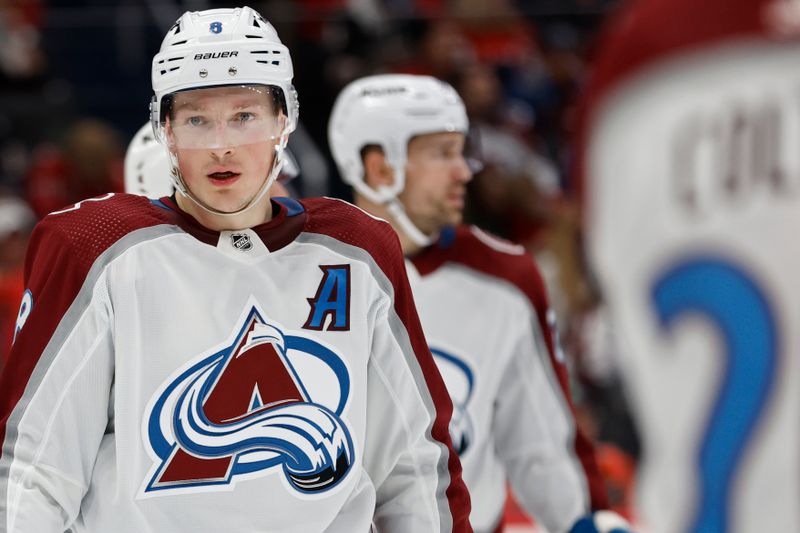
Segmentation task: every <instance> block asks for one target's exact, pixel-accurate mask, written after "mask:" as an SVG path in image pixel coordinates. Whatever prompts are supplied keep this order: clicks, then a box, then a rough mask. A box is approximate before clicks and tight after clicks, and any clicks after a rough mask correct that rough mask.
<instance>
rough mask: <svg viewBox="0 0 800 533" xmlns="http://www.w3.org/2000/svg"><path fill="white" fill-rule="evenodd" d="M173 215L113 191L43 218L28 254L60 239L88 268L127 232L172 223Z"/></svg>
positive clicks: (81, 264) (148, 203)
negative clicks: (110, 193) (111, 193)
mask: <svg viewBox="0 0 800 533" xmlns="http://www.w3.org/2000/svg"><path fill="white" fill-rule="evenodd" d="M173 218H174V215H172V213H171V212H170V211H168V210H166V209H163V208H159V207H157V206H156V205H154V204H153V203H152V202H151V201H150V200H149V199H148V198H145V197H143V196H136V195H133V194H113V195H107V196H100V197H97V198H89V199H87V200H83V201H81V202H78V203H77V204H75V205H73V206H70V207H67V208H64V209H61V210H59V211H54V212H52V213H50V214H49V215H47V216H46V217H45V218H44V219H42V220H41V221H40V222H39V224H37V226H36V229H35V230H34V236H33V237H34V238H32V239H31V245H30V249H29V253H31V252H37V251H41V250H37V249H36V248H38V247H39V246H41V245H44V244H45V243H48V245H51V243H52V242H53V241H54V240H57V241H58V243H59V245H60V246H62V247H63V246H65V245H66V247H68V248H69V249H71V251H72V255H73V259H74V260H77V261H79V263H80V266H82V267H84V268H85V269H86V270H88V268H90V267H91V265H92V263H94V261H95V260H96V259H97V257H99V256H100V254H102V253H103V252H104V251H106V250H107V249H108V248H110V247H111V246H112V245H113V244H114V243H116V242H117V241H119V240H120V239H121V238H122V237H124V236H125V235H127V234H129V233H131V232H133V231H136V230H138V229H142V228H147V227H151V226H157V225H160V224H173V223H174V220H173ZM30 266H31V265H30V264H29V265H28V268H30ZM26 274H27V275H29V274H30V272H26Z"/></svg>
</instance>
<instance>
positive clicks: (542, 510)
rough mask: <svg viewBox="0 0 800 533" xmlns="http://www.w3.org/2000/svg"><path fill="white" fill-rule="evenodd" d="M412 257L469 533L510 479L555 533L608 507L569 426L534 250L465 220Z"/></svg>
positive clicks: (585, 448) (487, 523) (494, 507)
mask: <svg viewBox="0 0 800 533" xmlns="http://www.w3.org/2000/svg"><path fill="white" fill-rule="evenodd" d="M411 261H412V263H413V268H412V267H409V280H410V281H411V287H412V290H413V292H414V298H415V300H416V302H417V306H418V310H419V315H420V319H421V320H422V325H423V328H424V330H425V336H426V338H427V339H428V343H429V345H430V347H431V352H432V353H433V355H434V359H435V360H436V363H437V365H438V366H439V370H440V371H441V373H442V377H443V378H444V380H445V383H446V384H447V389H448V391H449V392H450V396H451V398H452V400H453V420H452V422H451V424H450V432H451V435H452V439H453V444H454V446H455V449H456V450H457V451H458V452H459V454H460V457H461V462H462V465H463V468H464V481H465V482H466V484H467V487H468V488H469V490H470V494H471V496H472V514H471V515H470V522H471V523H472V527H473V528H474V529H475V531H476V533H490V532H492V531H495V530H499V529H497V528H498V526H499V524H500V520H501V518H502V514H503V506H504V504H505V499H506V480H508V481H510V483H511V486H512V488H513V490H514V494H515V496H516V498H517V500H518V501H519V502H520V504H521V505H522V506H523V507H524V508H525V509H526V511H527V512H528V513H530V514H531V515H532V516H534V517H535V518H536V520H537V521H539V522H540V523H541V524H542V525H544V526H546V527H547V528H548V530H549V531H552V532H553V533H562V532H564V531H567V530H569V529H570V527H571V526H572V525H573V524H574V523H575V521H576V520H578V518H580V517H581V516H582V515H584V514H586V513H588V512H589V510H590V509H602V508H605V507H606V506H607V504H606V500H605V489H604V487H603V482H602V480H601V479H600V476H599V473H598V470H597V466H596V464H595V460H594V453H593V449H592V446H591V444H590V442H589V441H588V440H587V439H586V438H585V436H584V435H583V434H582V433H581V432H580V431H578V430H577V429H576V425H575V420H574V416H573V413H572V405H571V398H570V395H569V393H568V386H567V380H568V377H567V370H566V366H565V365H564V361H563V359H562V357H561V353H560V351H559V349H558V347H557V341H556V339H555V335H554V327H555V321H554V317H553V314H552V312H551V311H550V309H549V306H548V301H547V296H546V294H545V290H544V284H543V282H542V278H541V276H540V274H539V271H538V269H537V268H536V264H535V263H534V261H533V259H532V257H531V256H530V255H529V254H528V253H527V252H526V251H525V249H524V248H522V247H521V246H515V245H512V244H511V243H508V242H505V241H501V240H499V239H496V238H494V237H492V236H490V235H487V234H486V233H484V232H482V231H481V230H479V229H477V228H475V227H467V226H461V227H458V228H448V229H446V230H444V231H443V232H442V234H441V236H440V238H439V240H438V242H436V243H435V244H433V245H432V246H429V247H428V248H426V249H425V250H423V251H422V252H421V253H420V254H418V255H416V256H414V257H413V258H412V259H411ZM415 270H416V271H417V272H416V273H415Z"/></svg>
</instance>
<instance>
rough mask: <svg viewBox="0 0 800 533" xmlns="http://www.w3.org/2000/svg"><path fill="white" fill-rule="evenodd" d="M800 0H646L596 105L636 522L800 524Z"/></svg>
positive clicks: (595, 84) (661, 527)
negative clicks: (634, 450)
mask: <svg viewBox="0 0 800 533" xmlns="http://www.w3.org/2000/svg"><path fill="white" fill-rule="evenodd" d="M798 30H800V2H797V1H796V0H788V1H783V0H781V1H774V0H741V1H738V2H735V3H731V2H726V1H724V0H710V1H708V2H691V1H689V0H641V1H639V2H634V3H631V4H630V7H629V9H628V10H627V11H625V12H623V13H622V14H621V15H620V18H619V19H618V20H617V21H616V23H615V24H614V25H613V26H612V27H611V29H610V30H609V33H608V34H607V36H606V39H605V41H604V45H603V46H602V48H601V51H600V54H599V58H598V63H597V65H596V70H595V72H594V74H593V77H592V80H591V82H590V83H589V86H588V91H587V95H586V98H587V99H586V101H585V105H584V109H585V114H584V118H583V124H584V126H583V129H582V131H583V135H582V138H581V145H582V150H581V164H580V168H579V177H580V178H582V183H583V197H584V202H585V231H586V234H587V241H588V244H589V250H588V251H589V253H590V257H591V259H592V262H593V265H594V268H595V269H596V272H597V276H598V278H599V280H600V282H601V283H602V286H603V288H604V292H605V295H606V297H607V299H608V302H609V304H610V307H611V309H612V311H613V313H614V315H615V320H616V323H617V324H618V325H619V326H620V328H621V334H622V335H623V336H624V338H625V341H626V344H627V347H628V349H627V350H625V351H624V353H623V354H622V355H623V356H624V361H623V363H624V364H623V365H622V369H623V371H624V377H625V378H627V379H626V382H627V389H628V391H629V395H630V398H631V405H632V407H633V409H634V414H635V417H636V420H637V422H638V424H637V425H638V427H639V428H640V430H641V432H642V439H643V451H644V457H643V461H642V463H641V464H640V470H639V475H638V507H639V513H640V515H641V518H642V520H643V527H646V528H647V530H648V531H653V532H654V533H675V532H686V533H700V532H703V533H744V532H752V531H800V514H798V512H797V502H798V501H800V482H798V468H800V454H799V453H798V450H800V358H798V352H800V344H798V342H800V340H799V339H798V337H797V335H798V331H800V295H799V294H800V293H799V292H798V288H797V283H798V282H797V279H798V274H797V273H798V271H800V251H798V247H797V246H796V244H793V243H795V242H796V241H795V239H796V238H797V237H796V232H797V227H798V225H799V224H800V157H798V154H800V152H798V148H797V147H798V146H800V92H798V88H800V41H798V40H797V37H798Z"/></svg>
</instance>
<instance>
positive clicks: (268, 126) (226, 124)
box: [162, 85, 286, 149]
mask: <svg viewBox="0 0 800 533" xmlns="http://www.w3.org/2000/svg"><path fill="white" fill-rule="evenodd" d="M282 102H283V99H282V91H281V89H280V88H277V87H272V86H266V85H236V86H225V87H212V88H205V89H192V90H188V91H180V92H177V93H173V94H171V95H169V96H168V97H166V98H165V101H164V102H163V103H162V106H163V107H164V110H165V111H164V113H163V115H162V116H163V118H162V120H163V124H164V131H165V133H166V139H167V143H168V144H169V146H170V148H177V149H217V148H227V147H231V146H241V145H248V144H259V143H265V142H270V141H277V140H278V139H280V137H281V135H283V131H284V128H285V125H286V115H285V112H284V109H283V105H282Z"/></svg>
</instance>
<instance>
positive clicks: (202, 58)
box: [150, 7, 299, 215]
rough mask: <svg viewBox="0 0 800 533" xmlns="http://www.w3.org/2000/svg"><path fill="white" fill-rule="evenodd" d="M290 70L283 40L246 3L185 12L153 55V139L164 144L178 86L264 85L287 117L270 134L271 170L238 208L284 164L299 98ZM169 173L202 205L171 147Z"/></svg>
mask: <svg viewBox="0 0 800 533" xmlns="http://www.w3.org/2000/svg"><path fill="white" fill-rule="evenodd" d="M293 74H294V71H293V67H292V59H291V57H290V55H289V50H288V49H287V48H286V47H285V46H284V45H283V44H282V43H281V41H280V38H279V37H278V34H277V32H276V31H275V28H273V27H272V25H271V24H270V23H269V22H267V21H266V20H264V18H263V17H262V16H261V15H260V14H258V13H257V12H256V11H254V10H253V9H251V8H249V7H241V8H235V9H209V10H206V11H197V12H186V13H184V14H183V15H181V17H180V18H179V19H178V20H177V21H176V22H175V24H174V25H173V26H172V28H170V30H169V31H168V32H167V35H166V37H164V41H163V42H162V43H161V49H160V51H159V53H158V54H156V55H155V57H154V58H153V65H152V83H153V92H154V93H155V95H154V96H153V99H152V101H151V103H150V120H151V123H152V127H153V132H154V134H155V138H156V140H158V141H159V142H161V143H163V144H167V136H166V132H165V125H166V120H167V116H168V113H169V111H170V109H169V108H170V106H171V103H172V98H173V96H174V95H175V94H176V93H178V92H181V91H187V90H193V89H210V88H217V87H226V86H233V87H236V86H242V87H248V88H250V87H267V88H269V90H270V92H271V94H272V95H273V96H274V97H276V98H277V100H278V103H279V104H280V105H281V107H283V109H282V110H283V112H284V114H285V116H286V119H285V120H284V121H283V124H282V129H281V130H280V131H278V132H276V135H275V136H274V138H275V141H276V145H275V158H274V163H273V170H272V172H271V173H270V176H269V177H268V178H267V180H266V181H265V182H264V187H263V188H262V190H261V191H260V192H259V194H258V195H257V197H254V198H253V199H252V200H251V201H250V203H249V204H248V205H247V206H246V207H244V208H243V209H241V210H239V211H237V212H236V213H239V212H241V211H243V210H245V209H248V208H249V207H251V206H252V205H254V204H255V202H256V201H257V200H258V199H259V198H261V196H263V194H264V193H265V192H266V191H267V190H268V189H269V186H270V185H271V184H272V182H273V180H274V179H275V178H276V177H277V175H278V173H279V172H280V168H281V166H282V165H283V163H284V161H285V158H284V154H283V152H284V150H285V148H286V142H287V141H288V135H289V133H291V132H292V131H294V129H295V127H296V126H297V120H298V114H299V103H298V99H297V92H296V91H295V89H294V87H293V86H292V77H293ZM170 154H171V163H172V165H173V167H174V170H175V172H172V173H171V175H172V177H173V180H174V185H175V187H176V188H177V189H178V190H179V191H180V192H181V193H183V194H184V195H186V196H188V197H189V198H191V199H192V200H193V201H194V202H195V203H197V204H198V205H200V206H201V207H202V208H203V209H206V210H208V211H211V212H214V213H217V214H225V215H229V214H236V213H225V212H219V211H216V210H214V209H213V208H210V207H209V206H206V205H204V204H203V203H202V202H200V201H199V200H198V199H197V198H195V197H194V195H192V194H191V192H190V191H188V189H187V187H186V185H185V184H184V183H183V179H182V177H181V175H180V172H177V161H176V160H175V156H174V154H173V153H172V152H170Z"/></svg>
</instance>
